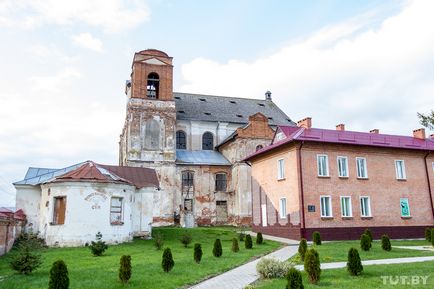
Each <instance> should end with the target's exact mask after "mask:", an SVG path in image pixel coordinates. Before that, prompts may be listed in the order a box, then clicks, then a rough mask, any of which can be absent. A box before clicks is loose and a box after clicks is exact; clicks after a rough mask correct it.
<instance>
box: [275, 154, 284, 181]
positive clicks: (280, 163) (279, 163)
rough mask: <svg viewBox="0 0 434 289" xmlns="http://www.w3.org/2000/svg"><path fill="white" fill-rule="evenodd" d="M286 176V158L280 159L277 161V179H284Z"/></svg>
mask: <svg viewBox="0 0 434 289" xmlns="http://www.w3.org/2000/svg"><path fill="white" fill-rule="evenodd" d="M284 178H285V160H284V159H280V160H278V161H277V179H278V180H283V179H284Z"/></svg>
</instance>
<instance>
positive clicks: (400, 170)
mask: <svg viewBox="0 0 434 289" xmlns="http://www.w3.org/2000/svg"><path fill="white" fill-rule="evenodd" d="M395 171H396V179H397V180H405V179H406V175H405V164H404V161H403V160H396V161H395Z"/></svg>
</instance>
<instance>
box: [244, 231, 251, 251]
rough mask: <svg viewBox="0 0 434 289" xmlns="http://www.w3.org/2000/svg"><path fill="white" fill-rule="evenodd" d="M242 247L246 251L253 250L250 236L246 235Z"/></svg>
mask: <svg viewBox="0 0 434 289" xmlns="http://www.w3.org/2000/svg"><path fill="white" fill-rule="evenodd" d="M244 246H245V247H246V249H252V248H253V242H252V236H250V235H249V234H247V235H246V239H245V241H244Z"/></svg>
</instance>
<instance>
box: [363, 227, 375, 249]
mask: <svg viewBox="0 0 434 289" xmlns="http://www.w3.org/2000/svg"><path fill="white" fill-rule="evenodd" d="M365 234H366V235H368V237H369V241H370V242H371V243H370V244H371V247H372V241H374V237H372V232H371V230H369V229H366V230H365Z"/></svg>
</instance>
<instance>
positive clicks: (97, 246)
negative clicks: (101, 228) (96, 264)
mask: <svg viewBox="0 0 434 289" xmlns="http://www.w3.org/2000/svg"><path fill="white" fill-rule="evenodd" d="M95 239H96V242H94V241H92V242H91V244H90V245H89V249H90V250H91V251H92V254H93V255H94V256H102V254H104V251H105V250H107V249H108V246H107V244H106V243H105V242H104V241H102V234H101V232H98V233H96V235H95Z"/></svg>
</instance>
